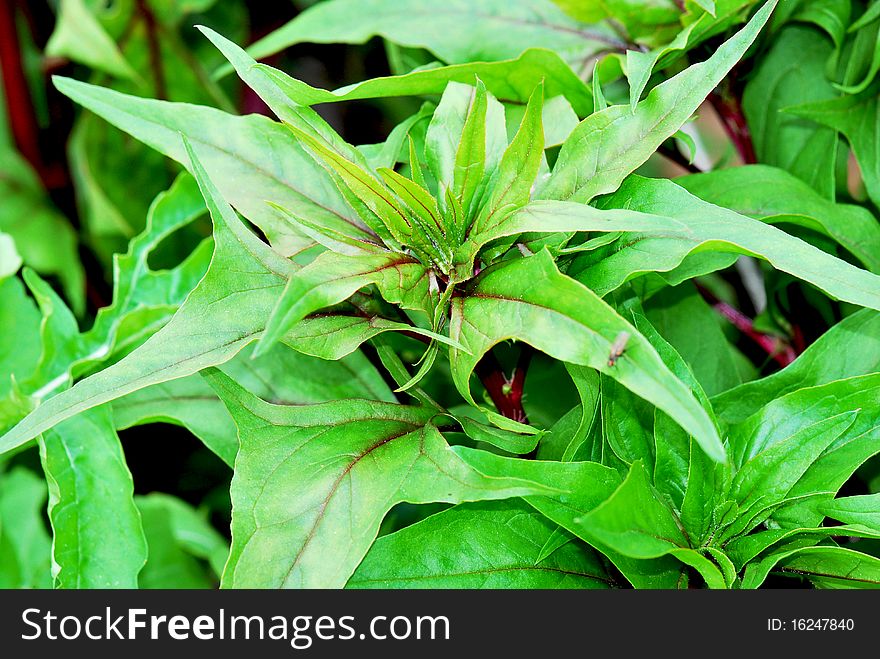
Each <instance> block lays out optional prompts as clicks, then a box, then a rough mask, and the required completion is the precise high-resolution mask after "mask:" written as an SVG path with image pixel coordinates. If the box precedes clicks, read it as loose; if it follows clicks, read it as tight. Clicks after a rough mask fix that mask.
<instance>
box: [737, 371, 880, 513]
mask: <svg viewBox="0 0 880 659" xmlns="http://www.w3.org/2000/svg"><path fill="white" fill-rule="evenodd" d="M878 382H880V375H878V374H873V375H865V376H860V377H854V378H849V379H846V380H838V381H835V382H831V383H829V384H825V385H821V386H817V387H810V388H807V389H800V390H798V391H795V392H793V393H790V394H787V395H785V396H782V397H780V398H777V399H776V400H774V401H773V402H771V403H769V404H768V405H767V406H766V407H764V408H763V409H762V410H761V411H760V412H758V413H756V414H754V415H753V416H751V417H749V419H747V420H746V421H744V422H742V423H741V424H737V425H736V426H734V427H732V428H731V432H730V438H731V449H732V451H731V452H732V453H733V457H734V461H735V463H736V464H743V463H744V462H745V461H746V460H747V459H749V458H751V457H752V456H754V455H757V454H758V453H759V452H761V451H762V450H764V449H766V448H768V447H771V446H773V445H774V444H775V443H777V442H779V441H781V440H783V439H785V438H787V437H790V436H792V435H794V434H795V433H797V432H798V431H799V430H800V429H801V428H805V427H807V426H810V425H812V424H814V423H816V422H817V421H821V420H824V419H829V418H831V417H834V416H836V415H839V414H843V413H846V412H858V416H857V417H856V419H855V422H854V423H853V424H852V426H851V427H850V428H849V429H848V430H846V432H844V433H843V434H841V435H840V436H839V437H837V438H836V439H835V440H834V442H832V443H831V445H830V446H829V447H828V448H827V449H825V451H824V452H823V453H822V455H821V456H819V457H818V459H817V460H816V461H815V462H814V463H813V464H812V465H811V466H810V467H809V469H807V471H806V472H805V473H804V475H803V476H802V477H801V478H800V479H799V480H798V482H797V483H796V484H795V485H794V487H792V488H791V491H790V492H789V495H788V498H789V499H791V500H792V502H793V503H792V504H790V505H787V506H785V507H783V508H781V509H779V510H777V511H776V512H774V514H773V519H774V520H776V522H778V523H779V524H780V525H782V526H784V527H787V528H794V527H798V526H802V527H811V526H818V524H819V523H820V522H821V521H822V514H821V513H819V512H817V511H816V508H815V505H814V504H815V500H816V499H824V500H830V499H831V498H833V496H834V494H835V493H836V492H837V490H838V489H840V487H842V486H843V484H844V483H845V482H846V480H847V479H848V478H849V477H850V476H852V474H853V473H854V472H855V470H856V469H857V468H858V467H859V466H860V465H861V464H862V463H864V462H865V461H866V460H867V459H868V458H870V457H871V456H872V455H874V454H875V453H877V451H878V450H880V449H878V444H877V437H878V436H880V425H878V423H877V419H878V418H880V417H878V415H880V402H878V397H877V391H878V389H880V384H878ZM798 499H803V500H804V501H803V502H798V501H797V500H798ZM810 500H812V502H811V501H810Z"/></svg>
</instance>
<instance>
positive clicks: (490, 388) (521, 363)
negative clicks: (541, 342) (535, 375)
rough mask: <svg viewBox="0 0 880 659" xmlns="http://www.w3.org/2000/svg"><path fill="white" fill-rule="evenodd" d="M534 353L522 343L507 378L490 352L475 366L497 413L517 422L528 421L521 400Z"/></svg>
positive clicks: (532, 349)
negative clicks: (510, 373) (514, 364)
mask: <svg viewBox="0 0 880 659" xmlns="http://www.w3.org/2000/svg"><path fill="white" fill-rule="evenodd" d="M534 353H535V350H534V348H532V347H531V346H529V345H526V344H522V348H521V349H520V353H519V358H518V359H517V362H516V366H514V369H513V374H512V375H511V376H510V377H509V378H508V377H507V376H506V375H505V374H504V368H503V367H502V366H501V363H500V362H499V361H498V359H497V358H496V357H495V355H493V354H492V353H491V352H490V353H488V354H487V355H486V356H485V357H483V358H482V359H481V360H480V362H479V363H478V364H477V367H476V373H477V376H479V378H480V381H481V382H482V383H483V386H484V387H486V392H487V393H488V394H489V398H491V399H492V402H493V403H495V407H496V408H498V413H499V414H501V415H502V416H506V417H507V418H508V419H513V420H514V421H518V422H519V423H528V422H529V420H528V416H527V415H526V412H525V409H523V405H522V400H523V391H524V389H525V383H526V374H527V372H528V369H529V364H530V363H531V361H532V355H534Z"/></svg>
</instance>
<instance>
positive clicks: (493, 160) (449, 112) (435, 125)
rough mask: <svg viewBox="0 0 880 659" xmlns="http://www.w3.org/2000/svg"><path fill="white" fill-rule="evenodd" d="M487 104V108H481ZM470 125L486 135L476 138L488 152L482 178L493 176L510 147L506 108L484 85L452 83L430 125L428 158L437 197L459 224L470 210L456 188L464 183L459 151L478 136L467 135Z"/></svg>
mask: <svg viewBox="0 0 880 659" xmlns="http://www.w3.org/2000/svg"><path fill="white" fill-rule="evenodd" d="M483 105H485V107H484V108H483V109H482V110H480V107H482V106H483ZM472 115H477V116H475V118H474V119H473V120H472V121H470V122H469V121H468V119H469V117H470V116H472ZM466 128H469V130H470V131H471V132H473V131H479V132H480V133H481V134H482V138H478V139H476V141H477V142H479V143H480V145H481V149H482V152H483V154H484V160H483V167H482V171H481V172H480V178H482V177H483V176H485V177H487V178H488V177H491V176H492V175H493V174H494V172H495V170H496V169H497V167H498V165H499V162H500V160H501V158H502V157H503V155H502V154H503V152H504V150H505V148H506V147H507V130H506V127H505V121H504V107H503V106H502V105H501V104H500V103H499V102H498V101H497V100H496V99H495V97H494V96H492V95H490V94H488V92H486V91H485V87H484V86H483V87H481V88H480V90H478V89H477V88H474V87H471V86H469V85H462V84H459V83H450V84H449V85H447V87H446V90H445V91H444V92H443V96H442V97H441V99H440V103H439V105H438V106H437V109H436V110H435V111H434V116H433V118H432V119H431V123H430V124H429V125H428V131H427V134H426V136H425V161H426V163H427V165H428V169H429V170H430V172H431V174H432V175H433V177H434V180H435V181H436V182H437V196H438V198H440V200H441V207H443V210H444V211H446V214H447V215H449V216H451V218H453V223H454V224H457V226H459V227H461V226H463V225H464V224H465V218H464V217H463V213H467V212H469V210H470V209H469V208H464V207H463V204H462V201H463V199H462V197H461V196H460V193H461V189H460V187H458V188H457V187H456V185H458V186H461V175H462V166H463V163H459V162H458V153H459V149H460V147H461V145H462V144H464V143H465V142H469V143H474V142H475V140H474V139H468V138H467V135H466V133H465V131H466ZM456 181H458V183H457V182H456ZM452 193H454V194H452ZM447 196H448V197H454V198H455V200H456V202H457V203H453V202H452V200H451V199H447V198H446V197H447ZM443 202H446V203H445V204H444V203H443ZM450 205H452V207H451V208H450ZM458 206H462V209H461V210H462V213H457V212H454V209H456V208H457V207H458ZM455 218H457V219H455ZM453 235H454V234H453ZM460 235H461V234H460V233H459V236H460ZM457 242H460V240H458V241H457Z"/></svg>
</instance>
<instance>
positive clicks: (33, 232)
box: [0, 149, 85, 315]
mask: <svg viewBox="0 0 880 659" xmlns="http://www.w3.org/2000/svg"><path fill="white" fill-rule="evenodd" d="M0 172H3V176H2V177H0V199H3V204H2V205H0V232H3V233H5V234H7V235H8V236H10V237H11V238H12V240H13V242H14V243H15V251H16V252H18V255H19V257H20V258H21V260H22V261H23V262H24V264H25V265H27V266H29V267H31V268H33V269H34V270H36V271H37V272H39V273H40V274H41V275H43V276H54V277H58V279H59V280H60V282H61V285H62V287H63V288H64V294H65V295H66V297H67V299H68V301H69V302H70V305H71V307H72V308H73V310H74V312H75V313H76V314H77V315H81V314H82V312H83V311H84V309H85V274H84V272H83V267H82V265H81V264H80V261H79V254H78V252H77V238H76V232H75V231H74V230H73V228H72V227H71V226H70V223H69V222H68V221H67V219H66V218H65V217H63V216H62V215H60V214H59V213H58V211H57V210H56V209H55V207H54V206H53V205H52V204H51V203H50V202H49V200H48V198H47V196H46V192H45V190H44V189H43V186H42V183H41V182H40V180H39V178H38V177H37V174H36V173H35V172H34V171H33V170H32V169H31V167H30V166H29V165H28V163H27V161H26V160H25V159H24V158H22V157H21V156H20V155H19V154H18V153H16V152H15V151H13V150H11V149H0ZM46 236H52V240H46V239H45V237H46Z"/></svg>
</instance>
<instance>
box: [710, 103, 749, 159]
mask: <svg viewBox="0 0 880 659" xmlns="http://www.w3.org/2000/svg"><path fill="white" fill-rule="evenodd" d="M709 101H710V102H711V103H712V107H713V108H715V111H716V112H717V113H718V116H719V117H721V123H722V124H723V125H724V130H725V132H727V136H728V137H729V138H730V141H731V142H733V145H734V146H735V147H736V150H737V151H738V152H739V155H740V157H741V158H742V160H743V163H745V164H746V165H754V164H755V163H757V162H758V158H757V156H756V155H755V145H754V143H753V142H752V134H751V132H750V131H749V126H748V124H747V123H746V117H745V114H743V110H742V104H741V103H740V100H739V98H738V97H736V96H734V95H732V94H726V93H724V92H722V91H719V90H716V91H714V92H712V93H711V94H710V95H709Z"/></svg>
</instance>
